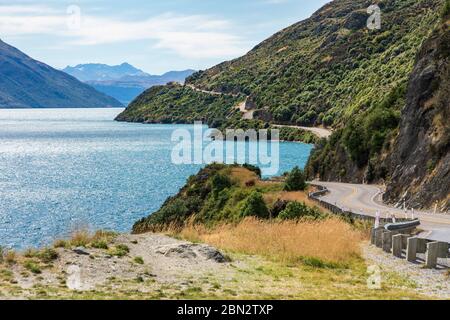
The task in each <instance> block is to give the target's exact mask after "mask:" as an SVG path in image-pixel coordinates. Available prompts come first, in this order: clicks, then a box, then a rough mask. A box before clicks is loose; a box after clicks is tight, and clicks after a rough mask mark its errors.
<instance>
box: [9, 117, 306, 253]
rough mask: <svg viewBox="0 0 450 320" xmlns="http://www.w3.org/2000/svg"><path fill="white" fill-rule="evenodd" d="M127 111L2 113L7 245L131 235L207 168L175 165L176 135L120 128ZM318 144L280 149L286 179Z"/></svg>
mask: <svg viewBox="0 0 450 320" xmlns="http://www.w3.org/2000/svg"><path fill="white" fill-rule="evenodd" d="M120 111H122V109H43V110H1V109H0V245H2V246H6V247H11V248H16V249H23V248H27V247H36V246H43V245H47V244H49V243H51V242H52V241H53V240H54V239H55V238H60V237H65V236H67V235H68V234H70V232H71V231H73V230H75V229H79V228H90V229H92V230H96V229H109V230H115V231H129V230H130V228H131V226H132V225H133V223H134V222H135V221H136V220H138V219H140V218H142V217H144V216H147V215H149V214H150V213H152V212H154V211H156V210H157V209H158V208H159V207H160V206H161V204H162V203H163V202H164V200H165V199H166V198H167V197H168V196H171V195H174V194H175V193H176V192H177V191H178V190H179V189H180V187H182V186H183V185H184V183H185V181H186V179H187V178H188V177H189V176H190V175H192V174H195V173H196V172H197V171H198V170H199V169H200V168H201V165H174V164H172V162H171V153H172V149H173V147H174V145H176V143H174V142H171V134H172V132H173V130H174V129H180V128H185V129H192V126H187V125H141V124H130V123H118V122H115V121H113V119H114V117H115V116H116V115H117V114H118V113H119V112H120ZM311 148H312V146H310V145H306V144H300V143H281V144H280V155H281V157H280V171H279V174H281V173H283V172H285V171H287V170H290V169H291V168H292V167H294V166H295V165H299V166H304V165H305V163H306V161H307V158H308V156H309V153H310V151H311Z"/></svg>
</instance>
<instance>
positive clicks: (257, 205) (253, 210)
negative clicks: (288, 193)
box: [241, 191, 269, 219]
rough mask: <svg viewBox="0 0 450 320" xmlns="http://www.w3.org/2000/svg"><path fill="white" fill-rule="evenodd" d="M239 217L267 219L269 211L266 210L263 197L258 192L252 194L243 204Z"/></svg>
mask: <svg viewBox="0 0 450 320" xmlns="http://www.w3.org/2000/svg"><path fill="white" fill-rule="evenodd" d="M241 215H242V216H243V217H249V216H256V217H258V218H264V219H267V218H269V209H267V206H266V203H265V202H264V199H263V196H262V194H261V193H260V192H258V191H254V192H252V193H251V194H250V195H249V196H248V197H247V199H246V200H245V202H244V205H243V207H242V212H241Z"/></svg>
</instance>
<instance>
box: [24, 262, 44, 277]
mask: <svg viewBox="0 0 450 320" xmlns="http://www.w3.org/2000/svg"><path fill="white" fill-rule="evenodd" d="M23 266H24V267H25V269H27V270H29V271H31V272H32V273H34V274H40V273H42V271H41V268H40V267H39V266H38V265H37V264H36V263H35V262H33V261H30V260H28V261H26V262H25V263H24V265H23Z"/></svg>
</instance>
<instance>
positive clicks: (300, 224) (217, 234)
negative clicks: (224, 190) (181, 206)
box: [169, 218, 363, 267]
mask: <svg viewBox="0 0 450 320" xmlns="http://www.w3.org/2000/svg"><path fill="white" fill-rule="evenodd" d="M169 233H171V234H172V235H176V236H178V237H181V238H183V239H186V240H189V241H193V242H205V243H208V244H210V245H213V246H216V247H218V248H221V249H224V250H227V251H230V252H236V253H244V254H255V255H261V256H265V257H268V258H271V259H275V260H277V261H281V262H285V263H298V262H301V263H303V264H305V265H310V266H313V267H340V266H346V265H347V264H348V263H350V262H351V261H352V260H354V259H355V258H358V257H360V242H361V240H362V238H363V236H362V234H361V233H360V232H359V231H357V230H355V229H354V228H353V227H352V226H351V225H350V224H348V223H346V222H344V221H342V220H340V219H337V218H329V219H325V220H319V221H311V220H300V221H273V222H270V221H263V220H258V219H255V218H247V219H245V220H243V221H241V222H240V223H238V224H223V225H220V226H216V227H214V228H212V229H208V228H206V227H205V226H203V225H194V224H193V223H188V224H187V225H186V226H185V227H184V228H182V229H181V230H180V229H178V230H177V229H174V228H172V229H170V228H169Z"/></svg>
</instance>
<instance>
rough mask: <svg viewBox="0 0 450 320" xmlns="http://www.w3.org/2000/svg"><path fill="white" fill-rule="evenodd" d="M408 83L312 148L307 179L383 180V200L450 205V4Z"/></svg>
mask: <svg viewBox="0 0 450 320" xmlns="http://www.w3.org/2000/svg"><path fill="white" fill-rule="evenodd" d="M440 12H441V17H442V19H441V20H440V22H439V23H438V24H437V25H436V28H434V29H433V30H431V31H432V32H431V33H430V36H429V37H428V38H427V40H426V41H425V42H424V43H423V45H422V47H421V48H420V50H419V51H418V53H417V57H416V58H415V63H414V68H413V70H412V72H411V74H410V76H409V79H408V81H406V82H405V83H404V84H400V85H399V86H398V87H396V88H394V89H393V90H391V91H390V92H389V94H388V95H387V97H386V98H385V99H384V100H383V101H382V102H381V103H378V104H376V105H375V106H373V107H371V108H369V109H367V110H364V111H362V112H360V113H359V114H358V115H356V116H355V117H353V118H352V119H351V120H349V121H347V122H346V127H345V128H343V129H339V130H337V131H336V132H335V133H334V134H333V136H332V137H331V139H330V140H329V141H322V142H321V143H320V144H318V145H317V146H316V149H315V150H314V151H313V153H312V155H311V157H310V159H309V163H308V165H307V172H308V175H309V176H310V178H319V179H322V180H343V181H348V182H361V181H365V182H380V183H381V182H385V184H386V186H387V188H386V189H387V190H386V193H385V195H384V197H385V200H387V201H389V202H392V203H396V202H398V201H403V200H404V201H405V203H406V205H407V206H408V207H414V208H422V207H434V205H435V204H438V205H439V206H438V209H440V210H441V211H446V210H449V208H450V198H449V197H450V196H449V194H450V193H449V188H450V160H449V159H450V122H449V121H448V119H449V117H450V102H449V101H450V100H449V93H450V82H449V79H450V76H449V70H450V47H449V44H450V19H449V18H450V1H449V0H447V1H446V5H445V6H443V7H442V8H441V9H440V10H438V11H437V13H440Z"/></svg>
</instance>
